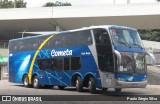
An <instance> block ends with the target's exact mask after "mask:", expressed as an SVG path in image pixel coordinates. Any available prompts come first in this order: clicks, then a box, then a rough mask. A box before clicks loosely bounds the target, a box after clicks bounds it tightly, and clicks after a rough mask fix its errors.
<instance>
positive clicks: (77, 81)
mask: <svg viewBox="0 0 160 104" xmlns="http://www.w3.org/2000/svg"><path fill="white" fill-rule="evenodd" d="M78 84H79V82H78V80H76V88H78Z"/></svg>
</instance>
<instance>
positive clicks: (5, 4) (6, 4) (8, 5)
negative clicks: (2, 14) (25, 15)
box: [0, 0, 27, 8]
mask: <svg viewBox="0 0 160 104" xmlns="http://www.w3.org/2000/svg"><path fill="white" fill-rule="evenodd" d="M0 5H1V8H14V2H13V1H10V0H3V1H2V2H1V4H0ZM26 5H27V3H26V2H24V1H23V0H17V4H16V7H17V8H26Z"/></svg>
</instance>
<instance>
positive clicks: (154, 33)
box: [138, 29, 160, 42]
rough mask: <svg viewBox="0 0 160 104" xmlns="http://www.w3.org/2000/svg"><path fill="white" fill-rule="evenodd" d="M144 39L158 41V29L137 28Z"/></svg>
mask: <svg viewBox="0 0 160 104" xmlns="http://www.w3.org/2000/svg"><path fill="white" fill-rule="evenodd" d="M138 31H139V33H140V36H141V38H142V39H144V40H150V41H158V42H160V29H152V30H151V29H148V30H138Z"/></svg>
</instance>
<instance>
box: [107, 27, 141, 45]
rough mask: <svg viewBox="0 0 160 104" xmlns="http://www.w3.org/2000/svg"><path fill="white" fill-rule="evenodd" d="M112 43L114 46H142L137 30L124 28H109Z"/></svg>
mask: <svg viewBox="0 0 160 104" xmlns="http://www.w3.org/2000/svg"><path fill="white" fill-rule="evenodd" d="M110 33H111V37H112V41H113V44H114V45H116V46H128V47H137V48H142V43H141V39H140V36H139V34H138V31H136V30H133V29H128V28H127V29H126V28H110Z"/></svg>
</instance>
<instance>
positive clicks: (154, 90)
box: [0, 80, 160, 104]
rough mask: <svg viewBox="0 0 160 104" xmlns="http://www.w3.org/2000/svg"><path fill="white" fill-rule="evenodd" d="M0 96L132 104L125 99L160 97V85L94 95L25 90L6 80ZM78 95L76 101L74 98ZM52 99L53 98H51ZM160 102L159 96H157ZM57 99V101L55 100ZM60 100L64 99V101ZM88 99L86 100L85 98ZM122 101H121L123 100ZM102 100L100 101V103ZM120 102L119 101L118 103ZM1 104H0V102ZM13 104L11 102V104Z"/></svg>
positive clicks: (0, 84)
mask: <svg viewBox="0 0 160 104" xmlns="http://www.w3.org/2000/svg"><path fill="white" fill-rule="evenodd" d="M0 95H3V96H5V95H12V96H22V95H23V96H26V95H30V96H32V95H35V96H38V95H41V96H43V95H53V96H49V97H50V100H51V101H52V99H53V101H54V100H55V98H56V100H55V101H54V102H52V104H53V103H55V104H75V103H77V104H106V103H107V104H133V102H134V101H126V99H127V97H128V96H130V95H132V96H135V97H136V96H142V97H144V95H148V96H151V97H152V96H154V95H160V85H148V86H147V87H146V88H132V89H123V90H122V92H120V93H118V94H117V93H115V92H114V89H109V90H108V91H107V92H106V93H104V92H102V91H101V90H99V89H97V93H96V94H90V93H89V92H88V89H84V91H83V92H77V91H76V89H75V88H74V87H67V88H65V89H64V90H59V89H58V88H57V87H56V86H55V87H53V88H51V89H47V88H42V89H34V88H25V87H23V85H20V84H14V83H10V82H8V80H1V81H0ZM77 95H78V97H80V98H78V100H77V98H76V96H77ZM51 97H53V98H51ZM86 97H89V99H90V100H89V101H86V100H83V101H80V100H82V99H86ZM68 98H69V99H72V98H73V101H72V100H67V99H68ZM104 98H106V99H108V100H107V101H104ZM158 98H159V100H160V96H158ZM57 99H58V100H57ZM61 99H65V100H66V101H64V100H62V101H61ZM87 99H88V98H87ZM122 99H123V100H124V101H123V100H122ZM101 100H102V101H101ZM118 100H120V101H118ZM0 103H1V102H0ZM8 103H11V102H3V104H8ZM13 103H15V102H12V104H13ZM18 103H20V102H16V103H15V104H18ZM23 103H25V104H28V103H33V102H23ZM43 103H45V104H50V103H51V102H50V101H49V102H43ZM136 103H139V104H151V103H152V104H159V102H158V101H145V102H144V101H136ZM34 104H42V102H38V103H37V102H34Z"/></svg>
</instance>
